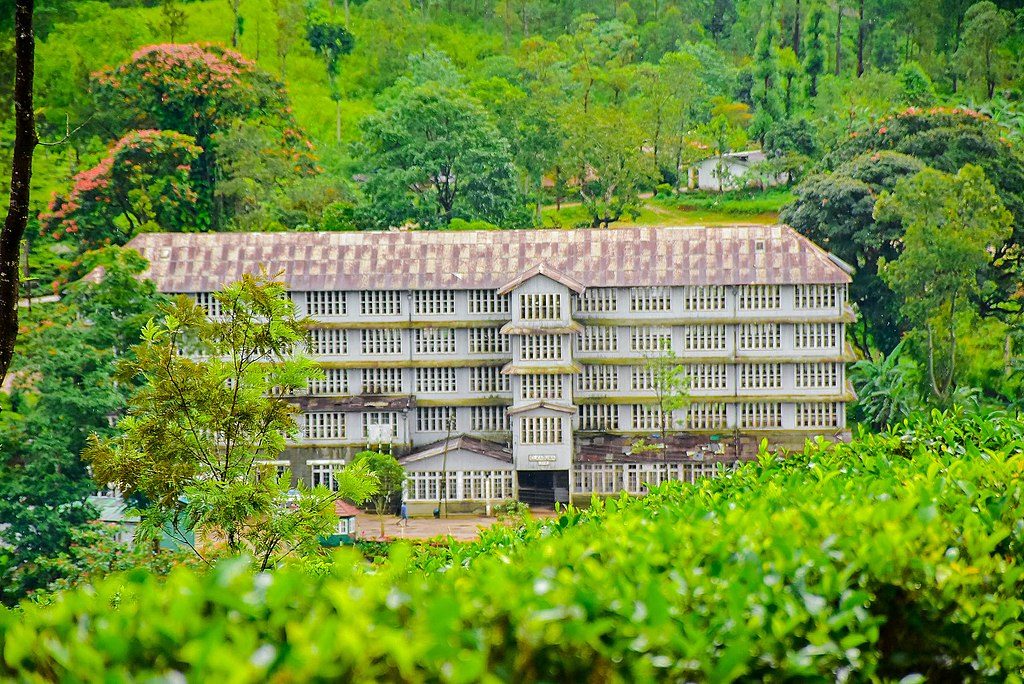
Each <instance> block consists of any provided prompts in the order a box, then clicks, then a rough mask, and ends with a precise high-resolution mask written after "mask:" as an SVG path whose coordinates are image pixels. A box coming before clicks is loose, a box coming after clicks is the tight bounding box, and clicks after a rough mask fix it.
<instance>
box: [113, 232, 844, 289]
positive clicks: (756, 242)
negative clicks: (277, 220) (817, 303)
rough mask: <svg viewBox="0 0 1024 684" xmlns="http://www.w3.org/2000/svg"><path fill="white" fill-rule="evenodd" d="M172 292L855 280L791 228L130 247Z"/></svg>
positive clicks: (339, 237) (216, 236)
mask: <svg viewBox="0 0 1024 684" xmlns="http://www.w3.org/2000/svg"><path fill="white" fill-rule="evenodd" d="M128 245H129V246H130V247H133V248H135V249H137V250H138V251H139V252H140V253H141V254H142V255H143V256H144V257H146V258H147V259H148V260H149V262H150V267H149V272H148V273H147V276H148V277H149V278H151V279H152V280H153V281H154V282H156V284H157V287H158V288H159V289H160V290H162V291H164V292H203V291H212V290H218V289H220V288H222V287H223V286H224V285H225V284H227V283H230V282H233V281H236V280H238V279H239V278H240V277H241V275H242V274H243V273H256V272H258V271H259V269H260V267H261V266H263V267H266V268H267V270H268V271H270V272H271V273H277V272H279V271H280V272H283V274H284V276H283V277H284V279H285V280H286V281H287V282H288V284H289V286H290V287H291V288H292V289H294V290H372V289H394V290H411V289H471V288H485V289H498V288H500V287H502V286H503V285H505V284H506V283H508V282H510V281H512V280H513V279H515V278H516V277H518V276H520V275H521V274H523V273H525V272H527V271H529V270H530V269H534V268H537V267H538V266H545V267H546V268H549V269H554V270H555V271H557V272H559V273H561V274H564V275H565V276H567V277H569V278H572V279H574V280H576V281H579V282H580V283H582V284H583V285H584V286H586V287H630V286H642V285H677V286H678V285H749V284H775V285H783V284H795V283H845V282H849V280H850V278H849V276H848V275H847V274H846V273H844V272H843V270H842V269H841V268H839V267H838V266H837V265H836V264H835V263H833V262H832V261H831V260H830V259H829V257H828V254H827V253H826V252H825V251H824V250H822V249H821V248H820V247H818V246H816V245H814V244H813V243H812V242H811V241H810V240H808V239H807V238H805V237H803V236H802V235H800V234H799V233H797V232H796V231H795V230H793V229H792V228H790V227H788V226H782V225H751V226H723V227H718V226H715V227H703V226H686V227H627V228H615V229H577V230H495V231H397V232H383V233H382V232H334V233H326V232H321V233H145V234H142V235H139V236H137V237H135V238H134V239H132V241H131V242H129V243H128Z"/></svg>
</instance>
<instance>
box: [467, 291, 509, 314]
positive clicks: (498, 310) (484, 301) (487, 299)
mask: <svg viewBox="0 0 1024 684" xmlns="http://www.w3.org/2000/svg"><path fill="white" fill-rule="evenodd" d="M469 313H471V314H507V313H508V295H500V294H498V293H497V292H495V291H494V290H470V291H469Z"/></svg>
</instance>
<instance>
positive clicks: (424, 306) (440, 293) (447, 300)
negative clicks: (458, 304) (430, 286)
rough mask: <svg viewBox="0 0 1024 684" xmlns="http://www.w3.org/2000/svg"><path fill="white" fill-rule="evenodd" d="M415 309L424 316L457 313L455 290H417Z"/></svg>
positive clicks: (413, 297) (414, 300) (414, 302)
mask: <svg viewBox="0 0 1024 684" xmlns="http://www.w3.org/2000/svg"><path fill="white" fill-rule="evenodd" d="M412 304H413V311H414V312H416V313H417V314H421V315H424V316H432V315H438V314H453V313H455V290H416V291H415V292H413V293H412Z"/></svg>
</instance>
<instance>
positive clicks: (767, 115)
mask: <svg viewBox="0 0 1024 684" xmlns="http://www.w3.org/2000/svg"><path fill="white" fill-rule="evenodd" d="M778 42H779V24H778V15H777V14H776V11H775V2H774V0H770V1H769V3H768V4H767V5H765V7H764V11H763V12H762V14H761V29H760V30H759V31H758V33H757V43H756V44H755V45H754V66H753V69H754V87H753V89H752V90H751V96H752V97H753V100H754V121H753V124H752V125H751V132H752V134H753V135H756V136H757V137H758V139H763V138H764V134H765V133H766V132H767V131H768V129H769V128H771V126H772V124H773V123H774V122H775V121H777V120H778V119H780V118H781V117H782V107H781V106H780V103H779V97H778V94H777V92H776V88H777V86H778V78H779V63H778Z"/></svg>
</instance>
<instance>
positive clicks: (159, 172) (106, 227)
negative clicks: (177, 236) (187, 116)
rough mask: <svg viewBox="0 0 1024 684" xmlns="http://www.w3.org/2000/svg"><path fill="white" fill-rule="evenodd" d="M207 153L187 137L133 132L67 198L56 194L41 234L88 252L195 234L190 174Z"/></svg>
mask: <svg viewBox="0 0 1024 684" xmlns="http://www.w3.org/2000/svg"><path fill="white" fill-rule="evenodd" d="M201 153H202V150H201V149H200V148H199V147H198V146H197V145H196V144H195V141H194V140H193V139H192V138H191V137H189V136H187V135H183V134H181V133H175V132H174V131H155V130H146V131H132V132H130V133H128V134H127V135H125V136H124V137H122V138H121V139H120V140H118V141H117V142H116V143H114V146H113V147H112V148H111V149H110V151H109V152H108V153H107V156H106V157H104V158H103V159H101V160H100V161H99V163H98V164H96V166H94V167H92V168H90V169H88V170H86V171H82V172H81V173H79V174H78V175H76V176H75V178H74V180H73V184H72V188H71V191H70V192H69V193H68V194H67V196H62V195H54V197H53V199H52V200H51V202H50V205H49V208H48V210H47V211H46V212H43V213H42V214H41V215H40V217H39V221H40V226H41V230H42V231H43V232H46V233H49V234H50V236H51V237H52V238H53V239H55V240H60V239H62V238H65V237H66V238H68V239H69V240H71V241H73V242H75V243H77V244H78V246H79V248H80V249H81V250H83V251H84V250H86V249H95V248H97V247H100V246H102V245H104V244H119V245H121V244H124V243H125V242H127V241H128V240H129V239H131V238H132V237H134V236H135V234H136V233H137V232H139V231H153V230H164V231H180V230H192V229H194V226H195V211H194V209H195V203H196V199H197V194H196V192H195V190H194V188H193V186H192V179H191V177H190V172H191V169H192V167H191V165H192V163H193V162H195V160H196V159H197V158H198V157H199V155H200V154H201Z"/></svg>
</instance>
